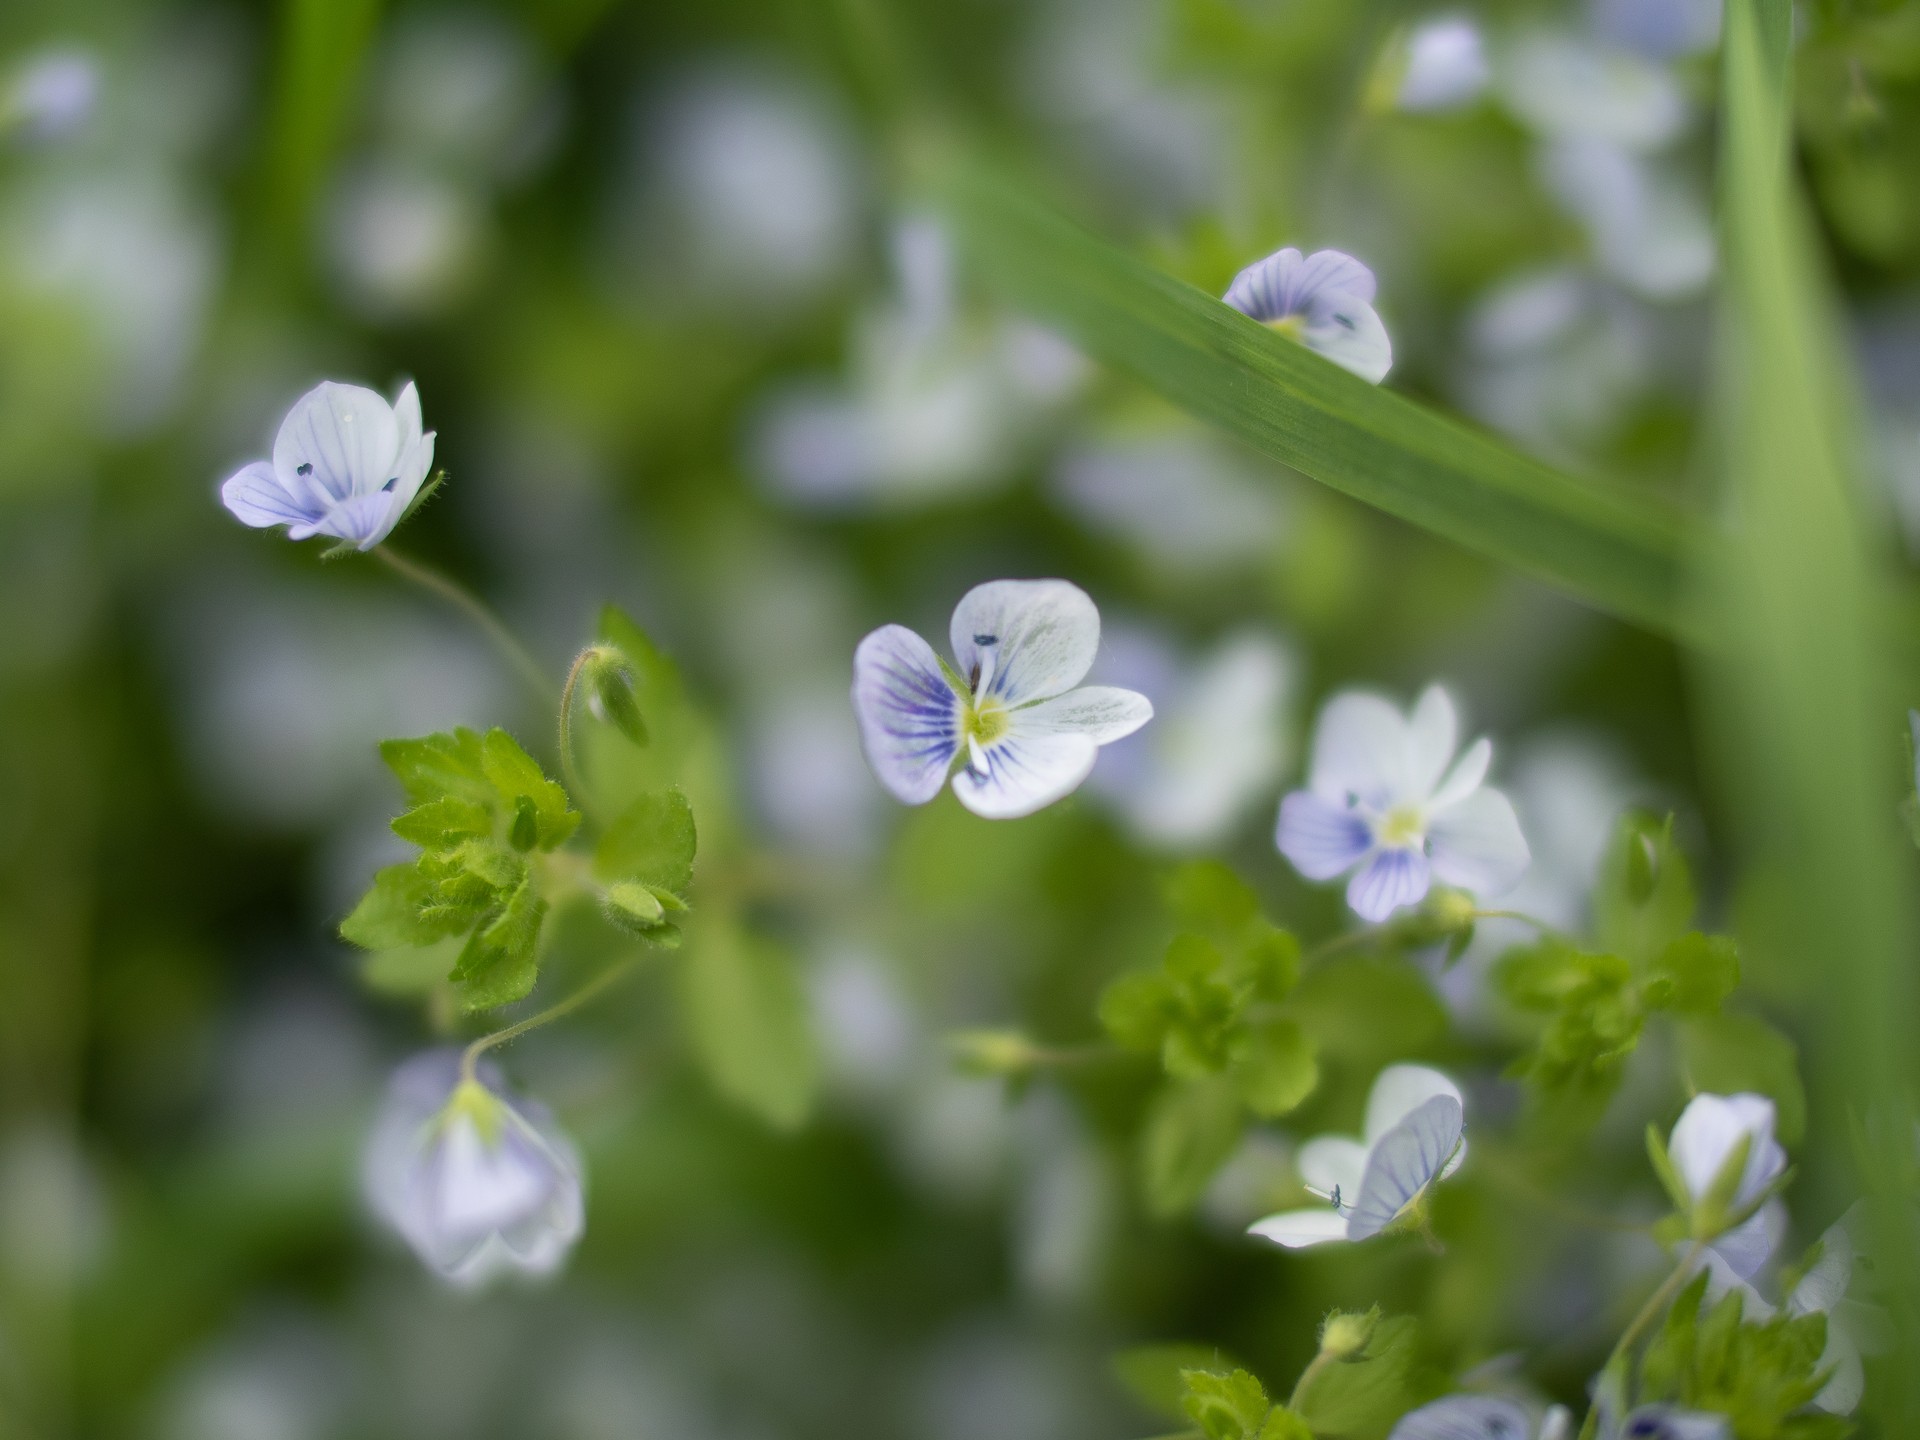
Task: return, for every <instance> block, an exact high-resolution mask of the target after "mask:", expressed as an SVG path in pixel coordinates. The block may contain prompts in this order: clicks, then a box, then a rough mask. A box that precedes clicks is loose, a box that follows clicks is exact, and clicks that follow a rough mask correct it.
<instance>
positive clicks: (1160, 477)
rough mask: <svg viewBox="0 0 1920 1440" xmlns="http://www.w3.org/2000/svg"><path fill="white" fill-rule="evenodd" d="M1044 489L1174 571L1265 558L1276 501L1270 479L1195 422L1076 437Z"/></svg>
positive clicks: (1275, 529) (1277, 516)
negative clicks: (1132, 433) (1132, 432)
mask: <svg viewBox="0 0 1920 1440" xmlns="http://www.w3.org/2000/svg"><path fill="white" fill-rule="evenodd" d="M1048 481H1049V483H1048V493H1049V495H1050V496H1051V497H1052V499H1053V500H1054V502H1055V503H1056V504H1058V505H1059V506H1060V507H1061V508H1062V509H1063V510H1066V511H1067V512H1068V513H1070V514H1071V515H1072V516H1073V517H1074V518H1075V519H1077V520H1079V521H1080V523H1081V524H1083V525H1085V526H1086V527H1087V528H1088V529H1089V530H1091V531H1093V532H1095V533H1096V534H1099V535H1103V536H1111V537H1112V538H1114V539H1116V540H1121V541H1124V542H1126V543H1127V544H1129V545H1131V546H1133V547H1135V548H1136V549H1138V550H1139V551H1140V552H1141V553H1142V554H1144V555H1145V556H1147V558H1149V559H1150V560H1152V561H1153V562H1154V563H1156V564H1157V565H1160V566H1162V567H1164V568H1165V569H1167V570H1170V571H1174V572H1177V573H1179V574H1182V575H1186V574H1194V575H1217V574H1218V573H1219V570H1220V568H1221V567H1222V566H1231V565H1237V566H1251V565H1258V564H1263V563H1267V562H1271V561H1272V559H1273V558H1274V556H1275V555H1276V554H1277V553H1278V552H1279V547H1280V542H1281V539H1282V527H1283V524H1284V521H1285V506H1284V505H1283V504H1282V501H1281V497H1280V494H1279V487H1278V485H1277V484H1276V483H1275V481H1274V480H1273V479H1272V478H1271V477H1262V476H1261V475H1260V474H1258V473H1257V472H1256V471H1255V470H1254V468H1253V467H1252V466H1251V465H1249V464H1248V463H1247V462H1246V461H1245V460H1244V459H1242V458H1241V457H1240V456H1239V455H1238V454H1237V453H1236V452H1234V451H1232V450H1230V449H1228V448H1227V447H1226V446H1225V445H1223V444H1222V443H1221V442H1220V441H1218V440H1216V439H1215V438H1214V437H1213V436H1211V435H1209V434H1207V433H1206V432H1205V431H1203V430H1200V429H1199V428H1198V427H1191V428H1189V427H1181V428H1177V429H1168V430H1164V431H1155V432H1154V433H1152V434H1148V435H1143V436H1114V437H1100V438H1090V439H1087V440H1083V441H1081V442H1079V443H1078V444H1075V445H1073V446H1072V447H1071V448H1069V449H1068V450H1066V451H1065V453H1063V454H1062V455H1061V457H1060V459H1059V460H1058V462H1057V463H1056V464H1055V465H1054V467H1053V470H1052V473H1051V474H1050V475H1049V477H1048Z"/></svg>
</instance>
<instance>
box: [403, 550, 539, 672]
mask: <svg viewBox="0 0 1920 1440" xmlns="http://www.w3.org/2000/svg"><path fill="white" fill-rule="evenodd" d="M373 553H374V554H375V555H378V556H379V557H380V559H381V561H382V562H384V563H385V565H386V567H387V568H388V569H389V570H391V571H393V572H394V574H396V575H399V576H402V577H403V578H405V579H407V580H410V581H411V582H412V583H414V584H415V585H418V586H419V587H420V588H421V589H422V590H425V591H427V592H429V593H430V594H433V595H437V596H439V597H440V598H441V599H442V600H445V601H446V602H447V603H448V604H450V605H452V606H454V607H455V608H456V609H458V610H461V611H464V612H465V614H466V616H467V618H468V619H470V620H472V621H473V622H474V624H476V625H478V626H479V627H480V628H481V629H482V630H483V631H485V632H486V636H487V639H489V640H491V641H492V642H493V645H494V648H495V649H497V650H498V651H499V652H500V653H501V654H502V655H504V656H505V657H506V658H507V660H508V662H509V663H510V664H511V665H512V666H513V669H514V671H515V673H516V674H518V675H519V676H520V678H521V679H522V680H524V681H526V682H527V685H528V686H529V687H530V688H531V689H532V690H533V692H534V693H535V694H536V695H538V696H539V697H540V701H541V703H542V704H545V703H546V701H547V698H548V697H549V696H551V695H552V694H553V679H552V677H551V676H549V675H548V674H547V672H546V671H545V670H544V669H542V668H541V665H540V662H539V661H538V660H536V659H534V658H533V654H532V652H531V651H529V650H528V649H527V647H526V646H524V645H522V644H521V643H520V641H519V640H518V638H516V637H515V635H514V633H513V631H511V630H509V629H508V628H507V625H506V622H505V621H503V620H502V619H501V618H500V617H499V616H498V615H496V614H494V613H493V611H492V609H491V608H489V607H488V605H487V603H486V602H485V601H484V600H482V599H481V598H480V597H479V596H478V595H475V594H474V593H473V592H472V591H471V590H469V589H467V588H466V586H464V585H462V584H460V582H459V581H457V580H454V579H453V578H451V577H450V576H447V575H443V574H441V573H440V572H439V571H438V570H435V569H433V568H432V567H431V566H428V565H422V564H421V563H420V562H419V561H418V560H410V559H408V558H407V557H406V556H404V555H402V554H401V553H400V552H399V551H397V550H395V549H394V548H393V547H392V546H390V545H376V546H374V548H373Z"/></svg>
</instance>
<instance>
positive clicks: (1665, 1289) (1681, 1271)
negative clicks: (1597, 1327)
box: [1579, 1240, 1707, 1440]
mask: <svg viewBox="0 0 1920 1440" xmlns="http://www.w3.org/2000/svg"><path fill="white" fill-rule="evenodd" d="M1706 1248H1707V1242H1706V1241H1704V1240H1696V1241H1694V1242H1693V1244H1691V1245H1689V1246H1688V1247H1687V1253H1686V1254H1685V1255H1682V1256H1681V1257H1680V1263H1679V1264H1678V1265H1676V1266H1674V1267H1673V1273H1672V1274H1671V1275H1669V1276H1667V1278H1666V1279H1665V1280H1663V1281H1661V1282H1660V1288H1659V1289H1658V1290H1655V1291H1654V1292H1653V1294H1651V1295H1649V1296H1648V1297H1647V1303H1646V1304H1644V1305H1642V1306H1641V1307H1640V1310H1639V1313H1638V1314H1636V1315H1635V1316H1634V1317H1633V1319H1631V1320H1629V1321H1628V1322H1627V1328H1626V1329H1625V1330H1622V1331H1621V1332H1620V1339H1619V1340H1618V1341H1617V1342H1615V1344H1614V1347H1613V1353H1612V1354H1611V1355H1609V1356H1608V1357H1607V1363H1606V1365H1605V1366H1604V1367H1602V1369H1601V1371H1600V1374H1601V1375H1602V1377H1604V1376H1605V1375H1606V1374H1607V1372H1608V1371H1610V1370H1612V1369H1613V1368H1614V1367H1615V1366H1616V1365H1619V1364H1620V1363H1621V1362H1622V1361H1623V1360H1624V1359H1625V1358H1626V1357H1627V1355H1629V1354H1630V1353H1631V1352H1632V1350H1633V1347H1634V1345H1635V1344H1636V1343H1638V1341H1639V1339H1640V1335H1641V1332H1642V1331H1644V1330H1645V1329H1646V1328H1647V1327H1648V1326H1649V1325H1651V1324H1652V1323H1653V1322H1654V1321H1655V1320H1658V1319H1659V1318H1660V1316H1661V1315H1662V1314H1663V1313H1664V1312H1665V1311H1666V1308H1667V1307H1668V1306H1669V1305H1671V1304H1672V1303H1673V1299H1674V1297H1675V1296H1676V1295H1678V1294H1679V1293H1680V1292H1681V1290H1683V1289H1684V1288H1686V1284H1687V1281H1688V1280H1690V1279H1692V1278H1693V1268H1694V1266H1696V1265H1698V1264H1699V1263H1700V1257H1701V1256H1702V1255H1703V1254H1705V1253H1706ZM1599 1427H1600V1406H1599V1404H1598V1403H1595V1404H1593V1405H1591V1406H1589V1407H1588V1409H1587V1418H1586V1419H1585V1420H1583V1421H1582V1422H1581V1424H1580V1435H1579V1440H1593V1436H1594V1434H1595V1432H1596V1431H1598V1429H1599Z"/></svg>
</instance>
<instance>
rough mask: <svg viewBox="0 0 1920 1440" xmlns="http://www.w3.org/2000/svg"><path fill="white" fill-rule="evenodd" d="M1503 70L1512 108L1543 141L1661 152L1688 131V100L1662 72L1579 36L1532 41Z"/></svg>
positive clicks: (1523, 43)
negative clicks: (1565, 138) (1563, 139)
mask: <svg viewBox="0 0 1920 1440" xmlns="http://www.w3.org/2000/svg"><path fill="white" fill-rule="evenodd" d="M1502 68H1503V81H1504V87H1503V88H1504V91H1505V97H1506V103H1507V107H1508V108H1509V109H1510V110H1512V111H1513V114H1514V116H1515V118H1516V119H1518V120H1519V121H1520V122H1521V123H1522V124H1523V125H1525V126H1527V127H1528V128H1529V129H1530V130H1533V131H1534V132H1535V133H1537V134H1541V135H1579V136H1585V137H1587V138H1589V139H1594V140H1609V141H1612V142H1613V143H1614V144H1617V145H1625V146H1627V147H1628V148H1629V149H1633V150H1658V149H1661V148H1662V147H1664V146H1666V145H1667V144H1669V143H1671V142H1672V141H1673V140H1675V139H1677V138H1678V137H1679V135H1680V132H1681V131H1682V130H1684V129H1685V128H1686V125H1687V120H1688V114H1687V102H1686V97H1685V96H1684V95H1683V94H1682V92H1681V89H1680V85H1679V82H1678V81H1676V80H1675V79H1674V78H1673V76H1672V75H1671V74H1669V73H1668V72H1667V71H1666V70H1665V69H1663V68H1662V67H1660V66H1658V65H1655V64H1652V63H1651V62H1649V61H1647V60H1643V59H1641V58H1640V57H1639V56H1638V55H1634V54H1632V53H1630V52H1628V51H1624V50H1614V49H1611V48H1609V47H1607V46H1604V45H1596V44H1594V43H1593V42H1592V41H1591V40H1587V39H1584V38H1582V37H1578V36H1573V35H1556V34H1551V33H1543V34H1536V35H1529V36H1527V37H1525V38H1523V39H1522V40H1520V41H1519V42H1518V43H1516V44H1515V45H1514V47H1513V49H1512V52H1511V54H1510V56H1509V58H1508V62H1507V64H1506V65H1505V66H1503V67H1502Z"/></svg>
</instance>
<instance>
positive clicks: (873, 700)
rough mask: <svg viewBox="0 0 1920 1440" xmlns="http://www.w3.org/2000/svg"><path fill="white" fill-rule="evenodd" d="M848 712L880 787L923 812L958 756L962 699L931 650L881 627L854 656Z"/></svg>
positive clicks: (907, 634) (898, 630) (902, 631)
mask: <svg viewBox="0 0 1920 1440" xmlns="http://www.w3.org/2000/svg"><path fill="white" fill-rule="evenodd" d="M853 710H854V714H855V716H856V717H857V718H858V720H859V722H860V743H861V745H862V747H863V748H864V749H865V750H866V752H867V763H868V764H869V765H871V766H872V767H873V773H874V774H875V775H876V776H877V777H879V780H880V783H881V784H882V785H884V786H886V787H887V789H888V790H889V791H891V792H892V794H893V796H894V798H895V799H897V800H899V801H900V802H901V803H903V804H906V805H924V804H926V803H927V802H928V801H929V800H931V799H933V797H934V796H936V795H938V794H939V793H940V785H941V782H942V781H944V780H945V779H946V777H947V771H948V769H949V768H951V766H952V764H953V758H954V756H955V755H957V754H958V753H959V751H960V700H959V697H958V696H956V695H955V694H954V693H953V687H952V686H951V685H949V684H948V683H947V678H946V676H944V675H942V674H941V673H940V662H939V660H938V658H937V657H936V656H935V655H934V653H933V647H932V646H931V645H929V644H927V642H926V641H924V640H922V639H921V638H920V637H919V636H918V635H916V634H914V633H913V632H912V631H911V630H909V629H907V628H906V627H905V626H904V625H883V626H881V627H880V629H878V630H876V631H874V632H873V633H872V634H871V635H869V636H867V638H866V639H864V640H862V641H861V642H860V648H859V649H858V650H856V651H854V655H853Z"/></svg>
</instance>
